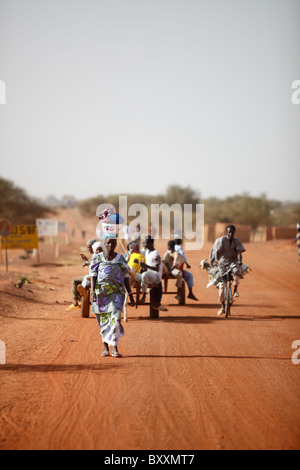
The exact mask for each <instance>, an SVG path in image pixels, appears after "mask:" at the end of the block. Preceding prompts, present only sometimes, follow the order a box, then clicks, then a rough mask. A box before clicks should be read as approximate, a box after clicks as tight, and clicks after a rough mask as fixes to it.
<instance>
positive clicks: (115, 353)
mask: <svg viewBox="0 0 300 470" xmlns="http://www.w3.org/2000/svg"><path fill="white" fill-rule="evenodd" d="M112 357H123V356H122V354H121V353H119V351H116V352H114V353H112Z"/></svg>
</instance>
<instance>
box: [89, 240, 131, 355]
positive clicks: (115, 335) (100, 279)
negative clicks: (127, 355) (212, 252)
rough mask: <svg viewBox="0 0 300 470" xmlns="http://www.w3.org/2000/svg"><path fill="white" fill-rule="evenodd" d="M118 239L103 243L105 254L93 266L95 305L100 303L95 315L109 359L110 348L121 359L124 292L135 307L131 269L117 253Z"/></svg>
mask: <svg viewBox="0 0 300 470" xmlns="http://www.w3.org/2000/svg"><path fill="white" fill-rule="evenodd" d="M116 247H117V239H116V238H109V237H107V238H105V239H104V252H103V253H99V255H98V257H97V259H95V260H94V264H93V266H91V270H90V274H91V276H92V277H91V288H92V301H93V302H96V303H97V306H98V309H99V313H97V314H96V316H97V321H98V324H99V326H100V330H101V336H102V341H103V343H104V352H103V354H102V356H103V357H105V356H109V346H112V348H113V354H112V356H113V357H122V355H121V354H120V353H119V351H118V342H119V339H120V338H121V337H122V336H124V335H125V332H124V328H123V326H122V324H121V313H122V310H123V304H124V300H125V288H126V290H127V292H128V295H129V298H130V305H131V306H134V305H135V302H134V298H133V294H132V292H131V288H130V282H129V274H128V266H127V263H126V261H125V259H124V257H123V256H122V255H121V254H119V253H116V252H115V250H116Z"/></svg>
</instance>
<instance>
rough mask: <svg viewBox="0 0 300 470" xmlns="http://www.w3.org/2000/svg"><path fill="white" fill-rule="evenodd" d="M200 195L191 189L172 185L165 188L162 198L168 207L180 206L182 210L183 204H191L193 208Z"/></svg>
mask: <svg viewBox="0 0 300 470" xmlns="http://www.w3.org/2000/svg"><path fill="white" fill-rule="evenodd" d="M199 200H200V193H198V192H197V191H195V190H194V189H192V188H191V187H186V188H183V187H181V186H179V185H172V186H169V187H168V188H167V192H166V194H165V196H164V202H166V203H167V204H169V205H173V204H180V205H181V206H182V208H183V206H184V204H193V205H194V206H195V205H196V204H198V203H199Z"/></svg>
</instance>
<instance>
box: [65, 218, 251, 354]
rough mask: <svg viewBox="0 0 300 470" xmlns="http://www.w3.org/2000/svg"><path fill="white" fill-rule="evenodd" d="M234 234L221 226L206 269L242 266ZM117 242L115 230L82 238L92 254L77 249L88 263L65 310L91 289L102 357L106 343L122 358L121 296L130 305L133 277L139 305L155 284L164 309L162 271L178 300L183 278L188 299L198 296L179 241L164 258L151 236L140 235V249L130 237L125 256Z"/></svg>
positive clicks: (239, 245) (170, 244)
mask: <svg viewBox="0 0 300 470" xmlns="http://www.w3.org/2000/svg"><path fill="white" fill-rule="evenodd" d="M235 232H236V229H235V227H234V226H233V225H229V226H228V227H227V229H226V235H225V236H223V237H221V238H218V239H217V240H216V241H215V243H214V246H213V248H212V250H211V252H210V257H209V261H210V267H215V266H216V265H217V266H218V269H219V272H220V274H221V275H222V273H223V274H224V273H225V271H226V269H227V268H228V266H229V265H230V264H231V263H237V264H242V254H243V253H244V252H245V251H246V250H245V248H244V246H243V245H242V243H241V241H240V240H239V239H238V238H236V237H235ZM117 240H118V235H117V234H115V237H113V236H111V234H110V235H104V237H103V240H96V239H91V240H89V241H88V242H87V249H88V251H89V253H90V254H92V255H93V256H92V257H91V259H90V260H88V258H87V257H86V256H85V255H84V254H82V253H81V254H80V256H81V258H82V260H83V267H86V266H88V267H89V274H88V275H87V276H80V277H77V278H74V279H73V283H72V294H73V304H72V305H71V306H70V307H69V308H68V310H71V309H73V308H78V307H79V306H80V299H81V297H84V296H86V295H87V290H88V288H90V289H91V305H92V312H93V313H95V315H96V318H97V322H98V325H99V327H100V334H101V336H102V341H103V343H104V351H103V354H102V355H103V357H105V356H109V355H110V351H109V347H110V346H111V347H112V356H113V357H122V355H121V354H120V352H119V351H118V342H119V339H120V338H121V337H122V336H124V334H125V333H124V328H123V326H122V323H121V315H122V312H123V307H124V302H125V298H126V296H128V298H129V305H130V306H134V305H135V299H134V296H133V292H132V287H131V286H132V282H131V280H132V279H134V280H135V282H139V283H140V286H141V292H142V297H141V299H140V303H141V304H144V303H145V301H146V295H147V291H148V287H149V286H150V285H151V286H152V287H153V286H155V295H156V297H157V298H156V301H157V305H158V307H157V308H158V309H159V310H166V308H165V307H164V306H163V305H162V304H161V299H162V295H163V291H162V277H163V274H164V273H165V274H167V275H169V276H172V277H173V278H175V279H176V286H177V289H178V293H177V296H176V298H177V300H180V292H181V287H182V283H183V282H186V284H187V286H188V288H189V294H188V298H189V299H191V300H194V301H197V300H198V299H197V298H196V296H195V295H194V292H193V287H194V278H193V275H192V273H191V272H190V271H189V269H190V268H191V266H190V265H189V263H188V261H187V258H186V255H185V253H184V251H183V247H182V240H181V239H176V240H170V241H169V242H168V245H167V252H166V253H165V254H164V256H163V258H161V256H160V254H159V252H158V251H157V250H156V248H155V246H154V239H153V238H152V237H151V235H148V236H146V237H145V239H144V242H143V249H141V247H140V243H141V240H140V238H138V239H134V240H132V241H130V242H129V243H128V245H127V249H128V252H127V253H126V254H125V256H123V255H121V254H120V253H117V252H116V248H117ZM185 268H187V269H185ZM238 285H239V280H238V277H236V278H235V279H234V296H236V297H238V296H239V293H238ZM218 288H219V301H220V303H221V310H220V311H219V312H218V315H223V313H225V306H224V283H222V282H220V283H219V285H218Z"/></svg>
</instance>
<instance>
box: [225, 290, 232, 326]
mask: <svg viewBox="0 0 300 470" xmlns="http://www.w3.org/2000/svg"><path fill="white" fill-rule="evenodd" d="M225 289H226V298H225V318H228V317H229V316H230V310H231V298H232V296H231V287H230V284H229V282H227V283H226V288H225Z"/></svg>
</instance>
